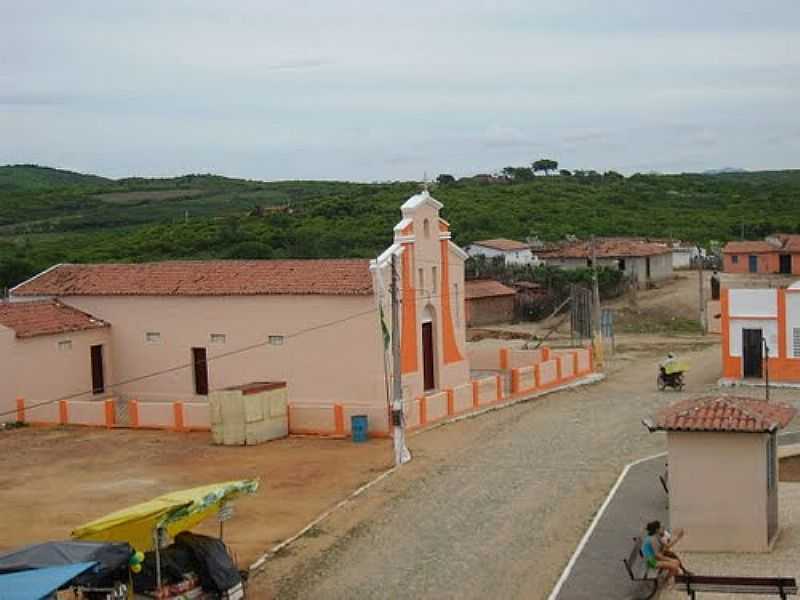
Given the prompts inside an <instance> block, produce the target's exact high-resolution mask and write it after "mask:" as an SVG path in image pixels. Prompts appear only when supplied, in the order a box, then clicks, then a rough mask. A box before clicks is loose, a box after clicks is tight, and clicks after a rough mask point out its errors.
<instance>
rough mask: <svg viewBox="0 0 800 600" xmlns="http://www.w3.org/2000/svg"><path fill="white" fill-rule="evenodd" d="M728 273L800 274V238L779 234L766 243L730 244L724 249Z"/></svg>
mask: <svg viewBox="0 0 800 600" xmlns="http://www.w3.org/2000/svg"><path fill="white" fill-rule="evenodd" d="M722 268H723V271H725V272H726V273H783V274H794V275H800V235H796V234H787V233H776V234H773V235H770V236H768V237H766V238H765V239H764V240H756V241H734V242H728V243H727V244H725V246H724V247H723V248H722Z"/></svg>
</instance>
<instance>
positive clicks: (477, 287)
mask: <svg viewBox="0 0 800 600" xmlns="http://www.w3.org/2000/svg"><path fill="white" fill-rule="evenodd" d="M464 290H465V293H464V299H465V301H466V304H465V312H466V316H467V326H468V327H473V326H476V325H490V324H492V323H507V322H509V321H511V320H512V319H513V318H514V301H515V298H516V295H517V292H516V290H514V289H513V288H510V287H508V286H505V285H503V284H502V283H500V282H499V281H494V280H493V279H474V280H471V281H467V282H466V283H465V287H464Z"/></svg>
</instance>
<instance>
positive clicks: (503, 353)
mask: <svg viewBox="0 0 800 600" xmlns="http://www.w3.org/2000/svg"><path fill="white" fill-rule="evenodd" d="M510 353H511V350H510V349H508V348H500V370H501V371H507V370H508V355H509V354H510Z"/></svg>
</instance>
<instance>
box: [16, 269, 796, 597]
mask: <svg viewBox="0 0 800 600" xmlns="http://www.w3.org/2000/svg"><path fill="white" fill-rule="evenodd" d="M736 279H737V281H736V287H739V286H741V287H744V286H745V284H746V278H736ZM696 283H697V281H696V279H690V278H689V277H686V278H685V279H684V278H680V277H679V278H678V279H676V280H675V281H673V282H669V283H667V284H665V285H664V286H662V287H661V288H659V289H657V290H649V291H642V292H640V293H639V294H637V298H636V301H635V303H636V306H637V307H639V308H640V309H642V310H643V311H644V312H642V315H643V316H642V322H643V323H646V322H647V320H648V318H649V316H648V313H647V310H649V309H651V308H653V309H657V310H664V311H665V312H664V314H666V315H667V318H670V319H671V317H672V316H675V317H676V318H684V317H685V318H692V317H691V315H692V314H693V313H690V311H692V310H693V309H694V307H695V305H696V300H697V297H696V293H697V291H696V290H697V288H696ZM724 284H725V282H724ZM626 302H629V299H626V298H622V299H619V300H617V301H616V303H618V305H619V306H624V305H625V303H626ZM616 305H617V304H615V306H616ZM505 329H507V330H509V331H516V332H526V333H530V334H532V335H539V334H543V332H545V331H546V326H544V327H543V326H542V325H541V324H516V325H510V326H507V327H506V328H505ZM670 333H674V331H666V332H665V331H663V330H661V329H658V330H657V331H656V332H648V333H645V334H621V335H618V336H617V338H616V352H615V353H614V354H611V355H609V356H608V361H607V365H606V372H607V373H608V376H609V377H608V380H607V381H606V382H604V383H602V384H599V385H595V386H591V387H587V388H581V389H578V390H575V391H569V392H559V393H556V394H552V395H550V396H547V397H545V398H543V399H540V400H537V401H535V402H531V403H528V404H522V405H518V406H515V407H511V408H507V409H503V410H500V411H497V412H493V413H490V414H486V415H483V416H481V417H479V418H476V419H470V420H466V421H462V422H460V423H457V424H453V425H447V426H444V427H440V428H437V429H435V430H432V431H428V432H423V433H421V434H419V435H415V436H412V437H411V438H410V443H409V445H410V447H411V449H412V451H413V453H414V461H413V462H412V463H410V464H409V465H406V466H405V467H404V468H403V469H402V470H401V471H399V472H398V473H396V474H395V475H393V476H392V477H390V478H389V479H387V480H385V481H384V482H383V483H381V484H379V485H378V486H375V487H374V488H372V489H371V490H370V491H369V492H367V493H366V494H364V495H363V496H361V497H359V498H358V499H357V500H356V501H354V502H353V503H351V504H349V505H348V506H347V507H346V508H344V509H342V510H340V511H338V512H337V513H335V514H334V516H332V517H331V518H329V519H327V520H326V521H324V522H323V523H321V524H320V525H319V526H318V527H316V528H314V529H313V530H312V531H311V532H310V533H309V534H308V535H306V536H305V537H303V538H301V539H300V540H299V541H298V542H297V543H295V544H293V545H292V546H290V547H289V548H288V549H287V550H285V551H284V552H282V553H280V554H279V555H278V556H277V557H275V558H273V559H271V560H269V561H268V562H267V564H266V567H265V568H264V570H263V571H262V572H261V573H260V574H258V576H256V577H255V579H254V581H253V587H252V588H251V589H252V591H253V594H254V597H256V598H271V597H279V598H350V597H354V596H358V597H364V598H373V597H377V598H384V597H391V598H403V597H408V598H416V597H437V598H439V597H442V598H444V597H459V598H473V597H509V598H515V597H517V598H543V597H546V595H547V592H548V591H549V589H550V588H551V587H552V585H553V583H554V582H555V580H556V578H557V577H558V575H559V573H560V571H561V569H562V568H563V567H564V565H565V564H566V562H567V560H568V558H569V556H570V554H571V553H572V551H573V550H574V548H575V546H576V544H577V543H578V540H579V539H580V537H581V536H582V534H583V532H584V530H585V528H586V526H587V525H588V523H589V521H590V520H591V517H592V515H593V514H594V512H595V511H596V510H597V507H598V506H599V504H600V503H601V502H602V499H603V498H604V497H605V494H606V493H607V492H608V489H609V488H610V486H611V485H612V484H613V482H614V480H615V479H616V477H617V475H618V474H619V471H620V469H621V468H622V466H623V465H624V464H625V463H627V462H629V461H630V460H633V459H636V458H639V457H641V456H644V455H648V454H653V453H656V452H660V451H663V449H664V440H663V437H662V436H659V435H653V434H649V433H647V431H646V430H645V428H644V427H643V426H642V425H641V423H640V420H641V419H642V418H643V417H645V416H650V415H652V414H653V412H654V411H656V410H657V409H658V408H659V407H661V406H664V405H666V404H668V403H670V402H672V401H674V400H677V399H680V398H685V397H687V396H688V395H689V394H696V393H702V392H705V391H709V390H713V389H714V384H715V382H716V379H717V377H718V376H719V347H718V340H717V338H716V337H714V336H707V337H698V336H695V335H679V336H676V335H670ZM568 334H569V332H568V330H567V331H566V332H565V331H564V329H563V328H562V329H561V330H560V331H558V332H557V334H556V335H555V336H554V337H553V342H554V345H562V344H565V343H566V342H567V341H568ZM478 343H480V344H493V345H498V346H499V345H508V344H509V342H508V341H500V340H497V339H484V340H482V341H481V342H478ZM515 343H522V342H519V341H513V342H511V344H512V345H513V344H515ZM667 351H677V352H679V353H680V354H681V355H683V356H685V357H686V358H687V359H688V360H689V361H690V363H691V364H692V371H691V372H690V373H689V376H688V387H687V390H686V391H685V392H684V393H678V392H664V393H659V392H657V391H656V389H655V381H654V380H655V373H656V370H655V365H656V363H657V362H658V360H659V359H660V358H661V357H662V356H663V355H664V354H665V353H666V352H667ZM737 393H739V392H737ZM741 393H746V394H753V395H757V394H759V393H760V392H759V391H758V390H748V391H746V392H741ZM773 395H774V396H775V397H777V398H781V399H789V400H794V399H795V398H796V396H797V394H796V392H790V391H786V390H780V391H777V390H776V391H774V392H773ZM793 426H794V424H793ZM390 462H391V453H390V446H389V444H388V443H387V442H386V441H371V442H369V444H368V445H367V446H358V445H354V444H352V443H350V442H349V441H334V440H322V439H313V438H291V439H287V440H282V441H278V442H272V443H270V444H266V445H264V446H259V447H255V448H253V447H249V448H222V447H215V446H212V445H210V443H209V436H208V435H207V434H188V435H187V434H171V433H164V432H141V431H137V432H133V431H124V430H117V431H105V430H90V429H80V428H52V429H34V428H26V429H20V430H12V431H6V432H0V503H2V506H3V508H4V510H3V512H2V513H1V514H0V549H7V548H11V547H15V546H19V545H22V544H26V543H31V542H35V541H39V540H47V539H59V538H65V537H67V536H68V535H69V532H70V530H71V529H72V528H73V527H75V526H77V525H79V524H81V523H83V522H86V521H88V520H91V519H93V518H96V517H98V516H101V515H103V514H105V513H107V512H110V511H113V510H117V509H119V508H122V507H124V506H128V505H130V504H133V503H136V502H140V501H143V500H146V499H149V498H151V497H153V496H156V495H158V494H162V493H165V492H167V491H170V490H173V489H180V488H184V487H189V486H193V485H200V484H205V483H208V482H210V481H222V480H228V479H237V478H242V477H260V478H261V481H262V490H261V491H260V493H259V494H258V495H256V496H254V497H250V498H245V499H242V500H240V501H238V502H237V514H236V517H235V518H234V519H233V520H232V521H231V522H230V523H229V524H226V541H227V542H229V543H230V544H231V545H232V547H233V548H234V550H235V552H236V554H237V555H238V558H239V559H240V564H242V565H246V564H249V563H250V562H252V560H253V559H255V558H256V557H257V556H258V555H260V554H261V553H262V552H264V551H265V550H267V549H268V548H269V547H271V546H272V545H273V544H274V543H276V542H278V541H281V540H283V539H285V538H286V537H288V536H290V535H292V534H293V533H295V532H296V531H297V530H299V529H300V528H301V527H302V526H303V525H305V524H306V523H307V522H308V521H310V520H311V519H313V518H314V517H315V516H317V515H318V514H320V513H321V512H323V511H324V510H326V509H328V508H330V507H331V506H333V505H334V504H335V503H336V502H338V501H339V500H341V499H342V498H344V497H346V496H347V495H348V494H349V493H350V492H351V491H352V490H354V489H355V488H357V487H358V486H359V485H361V484H362V483H364V482H365V481H367V480H370V479H372V478H373V477H374V476H376V475H377V474H378V473H380V472H382V471H383V470H385V469H386V468H387V467H389V466H390ZM209 528H210V530H213V524H211V525H210V526H209Z"/></svg>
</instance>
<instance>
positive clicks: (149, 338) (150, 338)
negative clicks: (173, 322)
mask: <svg viewBox="0 0 800 600" xmlns="http://www.w3.org/2000/svg"><path fill="white" fill-rule="evenodd" d="M144 339H145V341H146V342H147V343H148V344H157V343H158V342H160V341H161V334H160V333H159V332H158V331H148V332H147V333H145V334H144Z"/></svg>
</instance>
